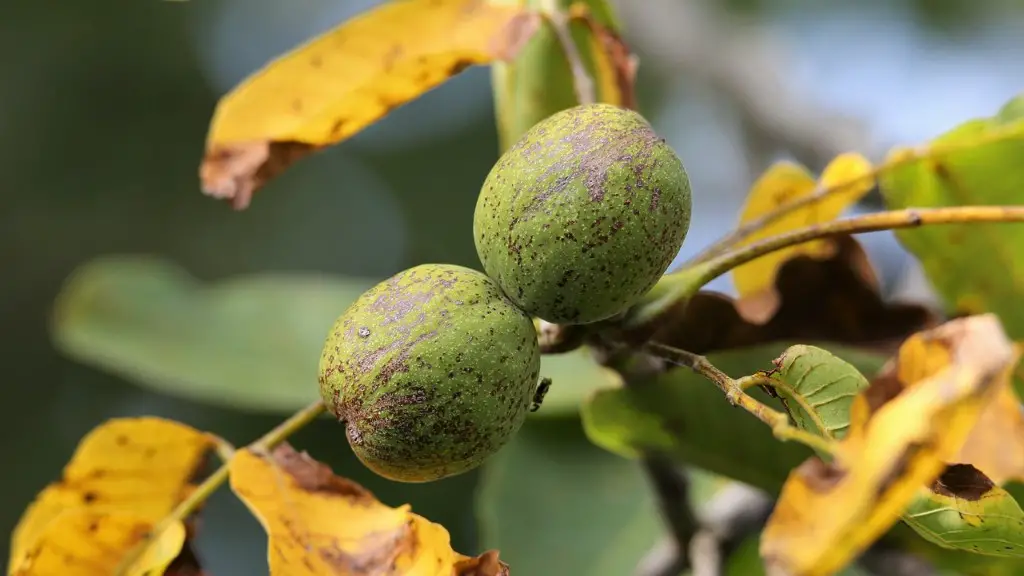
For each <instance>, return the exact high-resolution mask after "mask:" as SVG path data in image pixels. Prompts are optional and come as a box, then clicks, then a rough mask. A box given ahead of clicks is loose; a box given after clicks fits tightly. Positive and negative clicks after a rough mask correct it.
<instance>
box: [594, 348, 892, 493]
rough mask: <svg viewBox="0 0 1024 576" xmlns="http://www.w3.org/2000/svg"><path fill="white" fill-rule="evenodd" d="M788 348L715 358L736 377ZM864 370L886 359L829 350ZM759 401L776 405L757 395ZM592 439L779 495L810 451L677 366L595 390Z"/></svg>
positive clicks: (760, 366) (625, 453) (628, 455)
mask: <svg viewBox="0 0 1024 576" xmlns="http://www.w3.org/2000/svg"><path fill="white" fill-rule="evenodd" d="M785 348H786V344H784V343H778V344H773V345H762V346H759V347H757V348H749V349H740V350H731V351H728V352H719V353H715V354H711V355H710V356H709V359H710V361H711V362H712V363H713V364H715V365H716V366H718V367H719V368H720V369H722V370H723V371H725V372H726V373H727V374H730V375H732V376H735V377H739V376H743V375H746V374H752V373H754V372H756V371H758V370H761V369H766V368H769V367H771V362H772V359H773V358H775V357H777V356H778V355H779V353H781V352H782V351H783V350H785ZM830 348H831V349H832V350H833V352H834V353H835V354H837V355H838V356H839V357H841V358H844V359H846V360H847V361H849V362H851V363H852V364H853V365H854V366H856V367H858V368H860V369H861V370H862V371H864V372H868V373H871V372H874V371H875V370H877V369H878V368H879V367H880V366H881V365H882V363H883V362H884V361H885V359H884V357H882V356H879V355H876V354H872V353H869V352H861V351H858V350H856V349H844V348H842V347H838V346H830ZM751 392H752V394H753V395H754V396H755V397H757V398H758V399H759V400H762V401H765V402H771V400H770V399H769V398H768V397H767V396H766V395H765V394H763V393H761V392H760V391H758V390H753V391H751ZM583 422H584V425H585V428H586V431H587V435H588V436H589V437H590V439H591V440H592V441H593V442H594V443H596V444H597V445H599V446H601V447H603V448H605V449H607V450H610V451H612V452H614V453H616V454H619V455H620V456H624V457H626V458H636V457H638V456H640V455H641V454H643V453H661V454H666V455H669V456H671V457H673V458H675V459H676V460H677V461H679V462H680V463H685V464H689V465H693V466H698V467H700V468H703V469H705V470H708V471H710V472H714V473H716V474H721V475H723V476H727V477H729V478H733V479H736V480H740V481H742V482H746V483H748V484H751V485H753V486H756V487H758V488H762V489H764V490H767V491H769V492H777V491H778V490H779V489H780V488H781V486H782V484H783V482H784V481H785V479H786V476H787V474H789V471H790V470H791V469H793V468H794V467H795V466H797V465H798V464H799V463H800V462H801V461H802V460H804V459H805V458H807V456H808V455H809V454H810V453H811V452H810V450H808V449H806V448H804V447H803V446H802V445H799V444H795V443H792V442H779V441H778V440H777V439H776V438H775V437H774V436H773V435H772V432H771V430H770V429H769V428H768V427H767V426H765V425H764V424H763V423H761V422H760V421H758V420H757V419H755V418H753V417H752V416H750V415H749V414H747V413H745V412H743V411H741V410H737V409H735V408H733V407H732V406H730V405H729V403H728V402H727V401H726V400H725V397H724V396H723V394H722V393H721V391H719V390H718V388H716V387H715V386H714V385H712V384H711V383H710V382H708V381H707V380H705V379H704V378H703V377H701V376H698V375H696V374H694V373H693V372H691V371H690V370H689V369H687V368H677V369H673V370H670V371H668V372H666V373H663V374H660V375H658V376H655V377H653V378H651V379H650V380H646V381H643V382H640V383H639V384H638V385H636V386H631V387H629V388H624V387H618V388H611V389H604V390H600V391H598V392H596V393H595V394H594V395H593V396H592V397H591V398H590V400H589V401H588V402H587V403H586V404H585V405H584V407H583Z"/></svg>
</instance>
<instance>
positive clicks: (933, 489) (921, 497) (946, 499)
mask: <svg viewBox="0 0 1024 576" xmlns="http://www.w3.org/2000/svg"><path fill="white" fill-rule="evenodd" d="M903 521H904V522H906V523H907V524H908V525H909V526H910V527H911V528H913V529H914V530H915V531H916V532H917V533H918V534H920V535H921V536H922V537H924V538H925V539H926V540H928V541H930V542H932V543H934V544H937V545H939V546H942V547H944V548H952V549H955V550H964V551H966V552H973V553H975V554H986V555H990V556H1005V557H1010V558H1024V511H1022V510H1021V507H1020V505H1019V504H1018V503H1017V501H1016V500H1015V499H1014V498H1013V496H1012V495H1010V493H1009V492H1007V491H1006V490H1004V489H1002V488H1000V487H998V486H996V485H994V484H993V483H992V482H991V480H989V479H988V478H986V477H985V475H984V474H982V473H981V472H980V471H978V470H977V469H976V468H974V467H973V466H971V465H969V464H958V465H954V466H950V467H948V468H947V469H946V471H945V472H944V473H943V474H942V476H940V477H939V479H938V481H937V482H936V483H935V484H933V485H932V486H929V487H923V488H921V491H920V492H919V493H918V496H917V497H916V498H915V499H914V501H913V502H911V504H910V505H909V506H908V507H907V510H906V511H905V512H904V514H903Z"/></svg>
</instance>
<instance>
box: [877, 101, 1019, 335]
mask: <svg viewBox="0 0 1024 576" xmlns="http://www.w3.org/2000/svg"><path fill="white" fill-rule="evenodd" d="M1022 101H1024V95H1022V96H1020V97H1018V98H1017V99H1016V100H1014V101H1011V102H1010V103H1008V104H1007V105H1006V106H1005V107H1004V109H1003V110H1002V111H1000V113H999V114H997V115H996V116H995V117H993V118H981V119H975V120H971V121H969V122H965V123H963V124H961V125H960V126H958V127H956V128H954V129H953V130H950V131H949V132H947V133H945V134H943V135H942V136H940V137H938V138H936V139H935V140H934V141H932V142H931V143H930V144H929V145H928V147H927V150H928V153H927V154H922V153H921V151H920V150H912V149H903V148H900V149H896V150H893V151H892V153H891V154H890V159H889V162H902V164H901V165H899V166H897V167H896V168H894V169H891V170H888V171H887V172H886V173H885V174H884V175H883V176H882V177H881V178H880V185H881V189H882V193H883V196H884V198H885V202H886V204H887V205H888V206H889V207H890V208H893V209H897V208H910V207H940V206H973V205H1019V204H1024V193H1022V191H1024V162H1021V159H1022V158H1024V118H1021V117H1020V113H1019V112H1017V113H1012V111H1013V110H1014V109H1017V110H1019V109H1021V107H1022V106H1024V104H1022V103H1021V102H1022ZM914 158H920V159H916V160H915V159H914ZM896 236H897V237H898V238H899V240H900V242H902V243H903V245H904V246H906V247H907V249H908V250H910V251H911V252H912V253H914V255H915V256H917V258H918V259H919V260H920V261H921V265H922V266H923V268H924V271H925V274H926V275H927V276H928V279H929V280H930V282H931V284H932V285H933V286H934V287H935V289H936V291H937V292H938V293H939V295H940V296H941V297H942V298H943V300H944V301H945V303H946V305H947V306H948V308H949V310H950V311H951V312H955V313H957V314H974V313H981V312H993V313H995V314H997V315H998V316H999V319H1000V320H1001V321H1002V323H1003V325H1004V326H1005V328H1006V332H1007V334H1009V336H1010V337H1011V338H1013V339H1014V340H1024V307H1021V306H1020V301H1021V298H1024V251H1022V250H1020V247H1021V246H1024V226H1020V225H1014V224H950V225H944V226H923V227H921V228H915V229H913V230H910V229H907V230H900V231H897V232H896Z"/></svg>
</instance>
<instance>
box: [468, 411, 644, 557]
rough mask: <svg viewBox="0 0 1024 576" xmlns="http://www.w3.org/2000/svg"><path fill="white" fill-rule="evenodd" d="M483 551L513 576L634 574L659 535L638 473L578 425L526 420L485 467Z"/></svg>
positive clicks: (481, 501)
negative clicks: (494, 552) (491, 551)
mask: <svg viewBox="0 0 1024 576" xmlns="http://www.w3.org/2000/svg"><path fill="white" fill-rule="evenodd" d="M481 483H482V484H481V488H480V491H479V493H478V499H477V510H478V517H479V521H480V532H481V546H480V548H482V549H488V548H496V549H498V550H500V551H501V559H502V560H503V561H505V562H507V563H508V564H509V565H510V566H512V569H513V571H514V572H515V573H517V574H532V575H536V576H543V575H548V574H552V575H553V574H581V575H582V574H585V575H586V576H622V575H623V574H632V573H633V570H634V569H635V567H636V564H637V562H639V560H640V559H641V558H642V557H643V556H644V555H645V554H646V553H647V551H648V550H649V549H650V548H651V547H652V546H654V544H655V543H656V541H657V540H658V539H660V537H661V535H662V534H663V528H662V524H661V520H660V518H659V516H658V514H657V511H656V508H655V504H654V501H653V497H652V494H651V490H650V486H649V485H648V483H647V481H646V479H645V478H644V476H643V472H642V471H641V469H640V467H639V466H637V465H635V464H634V463H632V462H629V461H626V460H623V459H621V458H617V457H615V456H614V455H612V454H609V453H607V452H605V451H603V450H601V449H600V448H597V447H595V446H594V445H592V444H590V443H589V442H588V441H587V438H586V436H584V434H583V431H582V430H581V429H580V423H579V420H576V419H573V420H531V421H528V422H527V424H526V425H525V426H524V427H523V428H522V430H520V432H519V434H518V435H517V436H516V437H515V438H514V439H513V440H512V441H511V442H510V443H509V444H508V445H507V446H506V447H505V448H504V449H502V451H501V452H499V453H498V454H497V455H496V456H495V457H494V458H493V459H492V460H490V461H489V462H488V463H487V464H486V465H485V468H484V471H483V477H482V479H481Z"/></svg>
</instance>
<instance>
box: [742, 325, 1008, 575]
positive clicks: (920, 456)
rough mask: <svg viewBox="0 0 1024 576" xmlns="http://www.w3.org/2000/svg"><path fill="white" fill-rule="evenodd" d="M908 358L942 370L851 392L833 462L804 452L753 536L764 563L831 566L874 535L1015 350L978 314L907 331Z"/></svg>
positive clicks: (992, 388) (971, 422) (950, 442)
mask: <svg viewBox="0 0 1024 576" xmlns="http://www.w3.org/2000/svg"><path fill="white" fill-rule="evenodd" d="M921 351H924V354H923V355H922V354H921ZM904 354H906V358H905V356H904ZM911 357H913V358H914V359H915V360H916V362H915V363H914V364H915V365H916V364H917V363H918V362H921V361H925V363H926V364H927V365H928V366H931V367H939V366H941V369H939V370H938V371H936V372H934V373H933V374H932V375H931V376H929V377H925V378H923V379H920V380H915V381H913V383H912V384H911V385H910V386H908V387H905V388H902V389H898V390H896V391H895V392H896V393H895V395H893V394H892V391H891V390H886V389H883V388H882V387H883V386H884V385H885V384H884V383H885V381H884V380H879V381H876V382H875V383H873V384H872V385H871V387H869V388H868V389H866V390H864V391H863V392H862V393H861V394H860V395H858V396H857V397H856V399H855V400H854V404H853V407H852V410H851V417H850V429H849V431H848V433H847V435H846V437H845V438H844V439H843V440H842V441H841V442H840V443H839V444H838V445H837V449H836V453H835V461H834V462H833V463H832V464H826V463H824V462H822V461H821V460H820V459H818V458H816V457H812V458H810V459H808V460H807V461H806V462H805V463H804V464H803V465H801V466H800V467H799V468H798V469H797V470H795V471H794V472H793V473H792V474H791V475H790V477H789V479H788V480H787V481H786V485H785V486H784V488H783V490H782V493H781V495H780V497H779V502H778V504H777V506H776V508H775V510H774V512H773V513H772V517H771V519H770V520H769V522H768V525H767V527H766V528H765V532H764V534H763V537H762V540H761V554H762V556H763V557H764V558H765V560H766V562H767V563H768V564H769V565H771V566H772V567H773V568H775V569H777V570H779V571H781V572H783V573H786V574H792V575H795V576H816V575H822V576H824V575H827V574H831V573H833V572H834V571H836V570H838V569H839V568H841V567H842V566H844V565H846V564H847V563H849V562H850V560H852V559H853V558H854V557H855V556H856V555H857V554H859V553H860V552H862V551H863V550H864V549H865V548H866V547H867V546H868V545H870V544H871V542H873V541H874V540H875V539H876V538H878V537H879V536H880V535H881V534H883V533H884V532H885V531H886V530H887V529H888V528H889V527H890V526H892V524H893V523H894V522H896V521H897V520H898V519H899V516H900V514H901V513H902V512H903V510H904V509H905V507H906V506H907V505H908V504H909V503H910V501H911V500H912V499H913V498H914V497H915V496H916V495H917V493H918V491H919V490H920V488H921V486H922V485H926V484H928V483H931V482H933V481H934V480H935V478H936V477H938V476H939V474H940V473H941V472H942V471H943V469H944V468H945V464H944V463H945V462H947V461H949V460H950V459H951V458H953V457H954V456H956V454H957V453H958V452H959V451H960V450H961V448H962V447H963V444H964V442H965V440H966V439H967V437H968V435H969V434H970V432H971V430H972V428H973V427H974V426H975V424H976V423H977V421H978V417H979V415H980V414H981V413H982V411H983V410H984V409H985V407H986V406H987V404H988V403H990V402H991V401H992V400H993V399H994V397H995V396H996V393H997V392H998V390H999V386H1000V385H1004V386H1005V385H1006V382H1007V380H1008V379H1009V377H1010V373H1011V370H1012V368H1013V365H1014V364H1015V362H1016V360H1017V353H1016V351H1015V350H1014V347H1013V345H1012V344H1011V342H1010V341H1009V340H1008V339H1007V338H1006V335H1005V333H1004V332H1003V331H1002V328H1001V327H1000V325H999V321H998V320H997V319H996V317H995V316H992V315H984V316H975V317H968V318H964V319H960V320H954V321H951V322H948V323H946V324H944V325H942V326H940V327H938V328H936V329H934V330H930V331H928V332H923V333H920V334H918V335H915V336H913V337H912V338H910V339H909V340H908V341H907V342H906V343H905V344H904V345H903V347H902V348H901V353H900V360H901V363H906V364H910V363H909V362H904V360H909V358H911ZM943 363H944V364H943ZM907 369H908V371H909V370H912V368H910V367H908V368H907Z"/></svg>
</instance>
